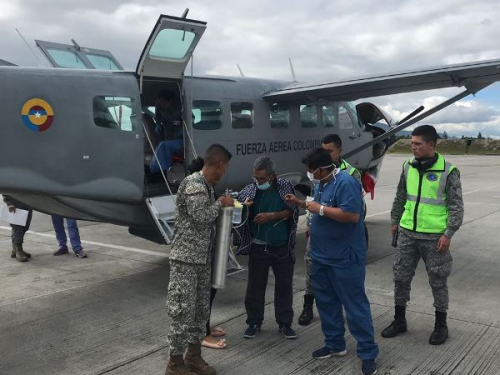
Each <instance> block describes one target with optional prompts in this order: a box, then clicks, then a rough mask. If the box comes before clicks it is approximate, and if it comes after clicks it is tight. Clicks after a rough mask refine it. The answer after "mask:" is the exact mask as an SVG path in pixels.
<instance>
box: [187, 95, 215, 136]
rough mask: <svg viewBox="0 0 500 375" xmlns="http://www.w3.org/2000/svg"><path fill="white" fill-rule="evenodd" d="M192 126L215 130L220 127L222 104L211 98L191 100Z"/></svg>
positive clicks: (199, 128)
mask: <svg viewBox="0 0 500 375" xmlns="http://www.w3.org/2000/svg"><path fill="white" fill-rule="evenodd" d="M192 113H193V128H194V129H198V130H215V129H220V128H221V127H222V106H221V104H220V102H216V101H213V100H194V101H193V109H192Z"/></svg>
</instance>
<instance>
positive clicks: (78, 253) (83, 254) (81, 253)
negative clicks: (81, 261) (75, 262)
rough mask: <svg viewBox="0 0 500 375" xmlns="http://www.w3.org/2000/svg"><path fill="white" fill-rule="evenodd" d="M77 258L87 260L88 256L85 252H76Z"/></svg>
mask: <svg viewBox="0 0 500 375" xmlns="http://www.w3.org/2000/svg"><path fill="white" fill-rule="evenodd" d="M75 257H78V258H87V254H86V253H85V252H84V251H83V250H75Z"/></svg>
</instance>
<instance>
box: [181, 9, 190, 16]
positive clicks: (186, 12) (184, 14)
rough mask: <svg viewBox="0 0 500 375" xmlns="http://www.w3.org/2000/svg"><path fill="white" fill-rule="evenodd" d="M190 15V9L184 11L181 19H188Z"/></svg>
mask: <svg viewBox="0 0 500 375" xmlns="http://www.w3.org/2000/svg"><path fill="white" fill-rule="evenodd" d="M188 13H189V8H186V10H185V11H184V13H182V16H181V18H186V17H187V15H188Z"/></svg>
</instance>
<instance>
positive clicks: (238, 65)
mask: <svg viewBox="0 0 500 375" xmlns="http://www.w3.org/2000/svg"><path fill="white" fill-rule="evenodd" d="M236 66H237V67H238V70H239V71H240V75H241V76H242V77H245V75H244V74H243V70H241V68H240V64H238V63H237V64H236Z"/></svg>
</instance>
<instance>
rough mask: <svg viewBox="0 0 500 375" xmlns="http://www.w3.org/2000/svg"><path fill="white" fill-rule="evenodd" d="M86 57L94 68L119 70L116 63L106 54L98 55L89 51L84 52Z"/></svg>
mask: <svg viewBox="0 0 500 375" xmlns="http://www.w3.org/2000/svg"><path fill="white" fill-rule="evenodd" d="M86 56H87V58H88V59H89V60H90V62H91V63H92V65H94V67H95V68H96V69H101V70H120V68H118V67H117V66H116V64H115V63H114V62H113V60H111V59H110V58H109V57H107V56H99V55H91V54H89V53H87V54H86Z"/></svg>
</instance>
